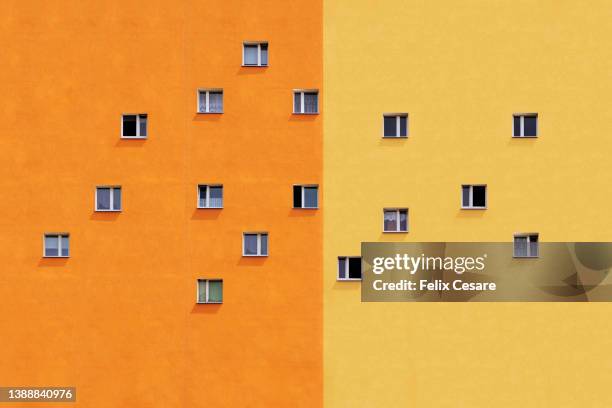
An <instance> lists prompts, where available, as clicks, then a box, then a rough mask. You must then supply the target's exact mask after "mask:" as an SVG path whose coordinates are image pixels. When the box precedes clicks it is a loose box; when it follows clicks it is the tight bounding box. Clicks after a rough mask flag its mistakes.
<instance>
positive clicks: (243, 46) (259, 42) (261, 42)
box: [242, 41, 270, 68]
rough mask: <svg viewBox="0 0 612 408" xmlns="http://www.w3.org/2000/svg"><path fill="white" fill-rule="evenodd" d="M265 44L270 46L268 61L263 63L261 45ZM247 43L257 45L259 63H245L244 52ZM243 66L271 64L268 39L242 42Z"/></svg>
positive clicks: (266, 65)
mask: <svg viewBox="0 0 612 408" xmlns="http://www.w3.org/2000/svg"><path fill="white" fill-rule="evenodd" d="M263 44H265V45H267V46H268V63H267V64H265V65H262V64H261V46H262V45H263ZM247 45H256V46H257V65H252V64H248V65H247V64H245V63H244V54H245V51H246V49H245V48H246V46H247ZM242 66H243V67H255V68H257V67H268V66H270V44H269V43H268V41H244V42H243V43H242Z"/></svg>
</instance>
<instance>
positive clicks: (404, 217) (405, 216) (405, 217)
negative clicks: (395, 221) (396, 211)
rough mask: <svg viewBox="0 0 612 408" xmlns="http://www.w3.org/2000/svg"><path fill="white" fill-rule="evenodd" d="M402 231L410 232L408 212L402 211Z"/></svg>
mask: <svg viewBox="0 0 612 408" xmlns="http://www.w3.org/2000/svg"><path fill="white" fill-rule="evenodd" d="M400 231H408V211H400Z"/></svg>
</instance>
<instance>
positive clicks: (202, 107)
mask: <svg viewBox="0 0 612 408" xmlns="http://www.w3.org/2000/svg"><path fill="white" fill-rule="evenodd" d="M198 111H199V112H206V91H200V92H198Z"/></svg>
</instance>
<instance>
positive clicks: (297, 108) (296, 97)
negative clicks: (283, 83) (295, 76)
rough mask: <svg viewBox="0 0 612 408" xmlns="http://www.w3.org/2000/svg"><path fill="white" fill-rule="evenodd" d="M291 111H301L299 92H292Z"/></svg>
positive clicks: (300, 95)
mask: <svg viewBox="0 0 612 408" xmlns="http://www.w3.org/2000/svg"><path fill="white" fill-rule="evenodd" d="M293 111H294V112H295V113H302V94H301V93H300V92H296V93H294V94H293Z"/></svg>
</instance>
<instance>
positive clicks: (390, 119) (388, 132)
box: [384, 116, 397, 137]
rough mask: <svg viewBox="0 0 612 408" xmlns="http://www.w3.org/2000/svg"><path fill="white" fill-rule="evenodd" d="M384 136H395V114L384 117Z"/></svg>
mask: <svg viewBox="0 0 612 408" xmlns="http://www.w3.org/2000/svg"><path fill="white" fill-rule="evenodd" d="M384 127H385V133H384V135H385V136H388V137H393V136H397V118H396V117H395V116H385V117H384Z"/></svg>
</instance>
